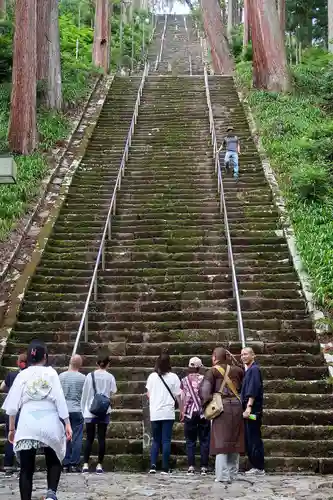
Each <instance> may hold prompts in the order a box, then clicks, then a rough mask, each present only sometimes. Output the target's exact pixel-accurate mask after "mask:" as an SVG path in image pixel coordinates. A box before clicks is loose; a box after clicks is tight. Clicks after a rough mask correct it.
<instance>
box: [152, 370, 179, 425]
mask: <svg viewBox="0 0 333 500" xmlns="http://www.w3.org/2000/svg"><path fill="white" fill-rule="evenodd" d="M162 376H163V379H164V380H165V382H166V384H167V385H168V386H169V388H170V391H171V392H172V394H173V395H174V396H175V398H176V397H177V396H180V394H181V390H180V380H179V378H178V376H177V375H176V374H175V373H171V372H169V373H166V374H165V375H162ZM146 389H147V391H148V393H149V410H150V420H151V421H152V422H153V421H155V420H175V402H174V400H173V399H172V397H171V395H170V393H169V391H168V389H167V388H166V387H165V385H164V384H163V382H162V380H161V379H160V377H159V375H158V374H157V373H156V372H154V373H151V374H150V375H149V377H148V380H147V385H146Z"/></svg>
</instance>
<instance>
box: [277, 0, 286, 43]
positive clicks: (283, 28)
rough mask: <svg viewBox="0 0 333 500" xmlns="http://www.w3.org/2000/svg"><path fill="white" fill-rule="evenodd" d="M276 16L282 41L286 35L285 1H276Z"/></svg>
mask: <svg viewBox="0 0 333 500" xmlns="http://www.w3.org/2000/svg"><path fill="white" fill-rule="evenodd" d="M278 15H279V19H280V26H281V31H282V36H283V39H284V38H285V34H286V0H278Z"/></svg>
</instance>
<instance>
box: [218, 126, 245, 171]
mask: <svg viewBox="0 0 333 500" xmlns="http://www.w3.org/2000/svg"><path fill="white" fill-rule="evenodd" d="M222 149H225V155H224V165H225V168H226V170H227V171H229V165H230V160H232V162H233V166H234V171H233V175H234V177H235V179H238V173H239V163H238V155H239V154H240V143H239V139H238V137H237V135H236V134H235V133H234V129H233V127H228V128H227V135H226V136H225V137H224V139H223V141H222V144H221V146H220V148H219V150H218V151H217V153H218V155H220V153H221V151H222ZM220 161H221V160H220Z"/></svg>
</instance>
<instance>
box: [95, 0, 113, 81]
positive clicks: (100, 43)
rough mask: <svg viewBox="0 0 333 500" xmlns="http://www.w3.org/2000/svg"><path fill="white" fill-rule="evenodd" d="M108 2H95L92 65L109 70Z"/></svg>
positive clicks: (105, 0)
mask: <svg viewBox="0 0 333 500" xmlns="http://www.w3.org/2000/svg"><path fill="white" fill-rule="evenodd" d="M109 59H110V58H109V0H96V10H95V31H94V45H93V64H94V65H95V66H97V67H98V68H103V70H104V72H105V73H107V72H108V70H109Z"/></svg>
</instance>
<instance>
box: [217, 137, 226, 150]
mask: <svg viewBox="0 0 333 500" xmlns="http://www.w3.org/2000/svg"><path fill="white" fill-rule="evenodd" d="M224 144H225V139H223V141H222V143H221V146H220V147H219V149H218V150H217V152H218V153H220V152H221V151H222V149H223V147H224Z"/></svg>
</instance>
